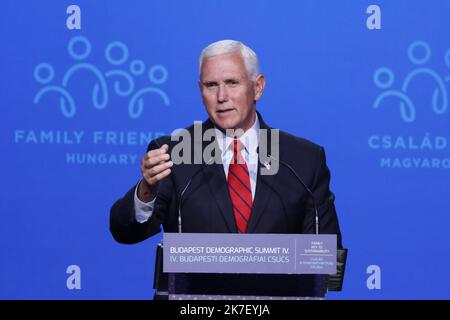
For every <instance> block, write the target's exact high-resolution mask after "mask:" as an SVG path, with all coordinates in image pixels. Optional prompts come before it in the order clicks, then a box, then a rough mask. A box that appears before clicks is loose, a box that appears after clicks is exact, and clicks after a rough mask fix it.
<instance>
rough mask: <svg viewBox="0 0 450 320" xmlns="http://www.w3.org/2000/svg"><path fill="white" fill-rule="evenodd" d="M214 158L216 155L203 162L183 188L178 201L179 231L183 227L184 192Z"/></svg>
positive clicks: (179, 231)
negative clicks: (182, 207)
mask: <svg viewBox="0 0 450 320" xmlns="http://www.w3.org/2000/svg"><path fill="white" fill-rule="evenodd" d="M212 160H214V157H213V158H210V159H209V160H208V161H207V162H205V163H203V164H202V165H201V167H200V168H198V169H197V171H195V173H194V174H193V175H192V176H191V177H190V178H189V180H188V182H187V183H186V186H185V187H184V188H183V190H182V191H181V193H180V201H179V202H178V233H181V232H182V228H181V206H182V201H183V196H184V193H185V192H186V190H187V189H188V188H189V186H190V185H191V183H192V181H193V180H194V178H195V177H196V176H197V174H199V173H200V172H201V171H203V168H204V167H205V166H207V165H209V164H210V163H211V162H212Z"/></svg>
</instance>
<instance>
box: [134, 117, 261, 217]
mask: <svg viewBox="0 0 450 320" xmlns="http://www.w3.org/2000/svg"><path fill="white" fill-rule="evenodd" d="M215 135H216V141H217V143H218V144H219V148H220V151H221V153H222V163H223V170H224V172H225V177H228V169H229V167H230V162H231V160H232V159H233V146H232V142H233V139H234V138H233V137H230V136H227V135H226V134H225V133H223V132H222V131H220V130H219V129H217V128H215ZM239 140H240V141H241V142H242V144H243V145H244V148H243V149H242V151H241V154H242V156H243V158H244V160H245V162H246V163H247V167H248V171H249V175H250V185H251V189H252V199H255V191H256V178H257V176H258V153H257V148H258V144H259V120H258V117H256V120H255V122H254V123H253V126H252V127H251V128H250V129H248V130H247V131H245V132H244V134H243V135H242V136H240V137H239ZM139 184H140V183H139ZM139 184H138V186H137V187H136V189H135V191H134V209H135V217H136V221H137V222H139V223H144V222H145V221H147V220H148V219H149V218H150V217H151V216H152V212H153V207H154V205H155V200H156V197H155V199H153V201H150V202H147V203H146V202H142V201H141V200H139V198H138V196H137V190H138V187H139Z"/></svg>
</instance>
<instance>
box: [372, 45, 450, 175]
mask: <svg viewBox="0 0 450 320" xmlns="http://www.w3.org/2000/svg"><path fill="white" fill-rule="evenodd" d="M407 56H408V60H409V62H410V63H411V64H412V65H413V68H412V69H410V70H407V71H406V72H405V77H404V79H403V82H402V83H400V84H398V86H400V88H399V89H397V88H395V86H394V82H395V77H394V72H393V71H392V69H390V68H386V67H381V68H378V69H377V70H376V71H375V73H374V76H373V81H374V83H375V85H376V87H378V88H379V89H382V90H384V91H383V92H381V93H378V96H377V98H376V99H375V101H374V102H373V108H374V109H383V108H388V107H398V108H399V111H400V117H401V119H402V120H403V122H404V123H406V125H407V128H404V127H403V126H397V125H395V126H391V127H389V124H387V123H386V124H385V123H383V124H381V127H380V124H376V126H377V127H378V129H377V130H376V132H373V133H372V134H371V135H369V138H368V147H369V148H370V149H371V150H372V151H373V152H374V155H376V156H377V158H378V159H377V160H378V163H379V166H380V168H381V169H411V170H415V169H425V170H428V169H434V170H435V169H438V170H442V169H443V170H449V169H450V156H449V150H450V135H449V134H448V129H447V126H445V124H444V122H445V119H444V121H437V119H436V122H434V121H433V123H427V121H422V122H415V121H416V120H417V119H418V118H419V117H421V115H424V114H425V112H429V113H430V114H431V115H432V116H436V117H441V116H442V115H444V114H446V113H447V111H448V110H447V109H448V103H449V101H448V94H449V91H448V86H449V83H450V75H449V74H448V70H449V69H450V49H448V50H447V52H446V54H445V55H444V60H443V61H440V63H438V64H437V65H442V69H439V70H435V69H433V68H431V67H430V66H429V62H430V61H431V49H430V46H429V44H428V43H426V42H424V41H414V42H412V43H411V44H410V45H409V47H408V50H407ZM438 68H439V67H438ZM408 69H409V68H408ZM412 83H414V85H413V84H412ZM413 90H414V91H413ZM414 100H415V101H414ZM422 106H423V108H422ZM417 107H419V108H417ZM379 112H381V110H380V111H379ZM422 119H427V117H422ZM428 121H429V120H428Z"/></svg>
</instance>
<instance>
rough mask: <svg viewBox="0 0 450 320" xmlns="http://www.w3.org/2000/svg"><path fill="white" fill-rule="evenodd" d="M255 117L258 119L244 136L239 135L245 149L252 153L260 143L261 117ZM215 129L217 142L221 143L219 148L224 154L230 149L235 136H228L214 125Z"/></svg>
mask: <svg viewBox="0 0 450 320" xmlns="http://www.w3.org/2000/svg"><path fill="white" fill-rule="evenodd" d="M255 118H256V119H255V122H254V123H253V125H252V126H251V127H250V128H249V129H248V130H247V131H245V132H244V134H243V135H242V136H240V137H239V141H241V142H242V144H243V145H244V149H245V150H246V151H247V152H248V154H250V155H251V154H254V153H256V148H258V144H259V134H258V133H259V128H260V126H259V119H258V116H256V117H255ZM214 131H215V134H216V138H217V143H218V144H219V148H220V150H221V153H222V156H223V155H224V154H225V153H226V152H227V151H228V148H229V146H230V145H231V142H232V141H233V138H232V137H229V136H227V135H226V134H225V133H224V132H222V131H221V130H219V129H217V128H216V127H214ZM229 150H231V149H229Z"/></svg>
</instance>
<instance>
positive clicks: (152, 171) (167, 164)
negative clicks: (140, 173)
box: [145, 161, 173, 176]
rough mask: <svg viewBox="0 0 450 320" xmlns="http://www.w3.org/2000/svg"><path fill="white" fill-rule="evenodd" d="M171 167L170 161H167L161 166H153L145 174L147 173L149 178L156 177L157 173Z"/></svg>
mask: <svg viewBox="0 0 450 320" xmlns="http://www.w3.org/2000/svg"><path fill="white" fill-rule="evenodd" d="M172 166H173V162H172V161H167V162H164V163H161V164H158V165H156V166H153V167H152V168H150V169H147V170H145V171H146V173H147V172H148V174H150V176H156V175H158V174H159V173H161V172H162V171H164V170H166V169H168V168H171V167H172Z"/></svg>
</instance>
